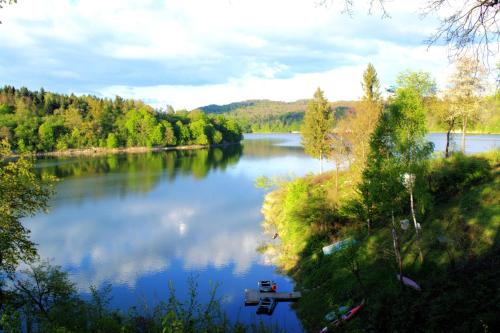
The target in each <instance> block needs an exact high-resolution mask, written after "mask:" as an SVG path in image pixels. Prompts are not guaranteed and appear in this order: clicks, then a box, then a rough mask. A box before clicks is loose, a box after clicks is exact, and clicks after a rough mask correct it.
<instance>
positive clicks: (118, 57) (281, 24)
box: [0, 0, 447, 108]
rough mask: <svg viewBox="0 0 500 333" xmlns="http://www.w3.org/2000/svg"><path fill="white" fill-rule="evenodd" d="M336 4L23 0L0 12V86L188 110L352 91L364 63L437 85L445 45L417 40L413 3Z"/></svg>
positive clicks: (385, 73)
mask: <svg viewBox="0 0 500 333" xmlns="http://www.w3.org/2000/svg"><path fill="white" fill-rule="evenodd" d="M342 3H343V1H334V2H333V5H331V6H328V7H321V6H320V7H318V6H316V5H315V1H314V0H311V1H304V0H292V1H290V0H273V1H268V0H211V1H195V0H168V1H167V0H165V1H163V0H145V1H136V0H107V1H101V0H79V1H75V0H46V1H38V0H23V1H20V2H19V3H18V4H16V5H12V6H7V7H6V8H4V9H3V10H2V13H1V14H2V20H3V24H2V26H1V27H0V69H1V73H2V79H3V81H2V82H0V84H2V83H4V84H16V85H26V86H28V87H30V88H33V89H35V88H39V87H40V86H44V87H46V88H48V89H50V90H56V91H61V92H75V91H78V92H83V93H93V94H99V93H100V94H103V95H106V96H110V95H114V94H116V93H119V94H121V95H123V96H124V97H134V98H140V99H145V100H147V101H154V102H153V104H155V105H157V106H164V105H165V104H167V103H168V104H173V105H174V106H175V107H177V108H184V107H185V108H193V107H197V106H201V105H204V104H211V103H219V104H220V103H227V102H233V101H237V100H243V99H248V98H269V99H275V100H286V101H291V100H296V99H300V98H308V97H310V96H311V95H312V93H313V91H314V89H315V88H316V87H317V86H321V87H322V88H323V89H324V90H325V91H326V94H327V96H328V97H329V98H330V99H352V98H356V97H357V96H359V95H360V84H359V81H360V78H361V72H362V70H363V69H364V68H365V66H366V64H367V63H368V62H372V63H374V64H375V66H376V68H377V70H378V72H379V76H380V77H381V79H382V81H383V83H384V84H385V85H390V84H391V83H392V82H393V81H394V77H395V75H396V74H397V73H398V72H400V71H402V70H405V69H407V68H411V69H422V70H427V71H430V72H432V73H433V74H434V75H436V76H437V77H438V82H444V80H443V78H442V76H443V72H445V71H446V66H447V57H446V52H445V51H444V50H443V49H442V48H441V47H437V46H435V47H432V48H431V49H430V51H427V50H426V47H425V46H422V44H421V42H422V41H423V40H424V39H425V37H426V36H428V35H429V34H430V33H431V32H432V31H433V29H434V28H435V27H436V18H435V17H433V16H429V17H427V18H426V19H424V20H420V18H419V16H418V14H417V12H418V10H419V9H421V8H422V7H423V3H424V2H423V1H411V2H408V1H388V2H387V3H386V9H387V11H388V13H389V14H390V15H391V18H386V19H381V18H380V16H381V11H380V10H379V9H378V8H377V6H375V9H374V14H373V15H371V16H370V15H368V14H367V8H366V3H368V1H361V0H360V1H356V2H355V4H356V6H357V7H355V8H354V17H353V18H351V17H349V16H348V15H345V14H341V11H342V6H343V5H342Z"/></svg>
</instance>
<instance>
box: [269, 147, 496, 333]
mask: <svg viewBox="0 0 500 333" xmlns="http://www.w3.org/2000/svg"><path fill="white" fill-rule="evenodd" d="M499 163H500V158H499V154H498V152H491V153H487V154H479V155H475V156H463V155H456V156H455V157H453V158H451V159H448V160H443V159H436V160H433V161H431V168H430V173H429V186H430V188H429V197H428V198H426V200H428V201H429V203H432V204H430V205H428V209H427V210H426V211H423V212H419V215H418V220H419V222H420V223H421V225H422V228H423V238H422V248H423V252H424V257H425V260H424V262H423V263H420V261H419V257H418V251H417V248H416V240H415V236H414V232H413V230H412V229H409V230H408V231H404V230H403V229H401V228H400V227H399V221H400V220H401V219H402V218H403V217H397V219H396V223H397V225H398V228H397V232H398V234H399V237H400V240H401V252H402V255H403V272H404V274H405V275H407V276H409V277H411V278H412V279H413V280H415V281H417V283H418V284H419V285H420V286H421V288H422V291H421V292H418V291H415V290H412V289H410V288H408V287H402V286H401V285H400V283H399V282H398V280H397V279H396V278H395V276H396V273H397V272H398V267H397V264H396V260H395V259H396V258H395V255H394V250H393V239H392V234H391V224H390V221H388V222H387V223H386V224H384V225H377V226H373V228H372V230H370V231H368V229H367V224H366V217H365V216H362V214H360V213H361V210H360V207H359V204H358V200H357V195H358V194H357V193H356V191H355V190H354V189H353V186H352V185H353V184H352V183H351V182H350V180H351V175H350V174H349V172H348V171H346V172H343V173H342V174H341V175H340V180H339V184H340V188H339V191H338V193H337V192H336V191H335V177H334V175H333V174H332V173H326V174H323V175H321V176H308V177H305V178H299V179H295V180H293V181H291V182H287V183H283V184H280V185H279V187H278V188H277V189H276V190H275V191H273V192H271V193H270V194H268V195H267V196H266V200H265V202H264V205H263V214H264V216H265V221H264V223H263V228H264V230H265V231H267V232H268V233H269V234H271V233H273V232H274V233H278V234H279V241H273V242H270V243H269V244H267V245H266V246H264V247H263V248H262V251H263V252H264V253H265V254H266V255H267V256H268V257H269V258H270V260H271V261H272V262H273V263H275V264H276V265H277V266H278V267H280V269H281V270H283V272H285V273H286V274H288V275H290V276H291V277H292V278H293V279H294V280H295V281H296V283H297V288H298V290H301V291H302V295H303V297H302V299H301V300H300V302H298V303H296V304H295V305H294V308H295V309H296V311H297V314H298V316H299V318H300V320H301V322H302V323H303V325H304V327H305V328H306V329H307V331H310V332H314V331H316V332H317V331H319V330H320V329H321V328H322V327H324V326H325V325H326V324H327V322H326V321H325V319H324V316H325V315H326V314H327V313H329V312H330V311H332V310H336V309H338V308H339V307H340V306H348V307H351V306H354V305H356V304H358V303H359V302H361V300H363V299H364V300H365V302H366V305H365V307H364V308H363V309H362V311H361V312H360V313H359V316H358V318H356V319H355V320H352V321H350V322H349V323H347V324H346V325H344V326H343V327H341V328H340V330H341V331H348V332H354V331H366V330H368V331H377V332H389V331H415V330H416V331H426V332H428V331H436V332H437V331H454V332H462V331H463V332H467V331H469V332H470V331H484V330H487V331H496V330H498V329H499V328H500V322H499V321H498V319H497V313H498V312H499V310H500V308H499V305H498V304H499V300H500V293H499V290H500V288H499V287H500V285H499V282H498V281H500V265H499V262H498V260H499V259H498V258H499V254H500V234H499V229H500V208H499V207H500V164H499ZM349 238H350V239H354V240H355V241H356V243H355V244H353V245H352V246H350V247H348V248H346V249H344V250H341V251H338V252H336V253H334V254H332V255H324V254H323V252H322V247H324V246H326V245H329V244H332V243H335V242H338V241H341V240H345V239H349ZM417 328H418V329H417Z"/></svg>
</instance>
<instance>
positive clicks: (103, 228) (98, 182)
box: [25, 134, 500, 332]
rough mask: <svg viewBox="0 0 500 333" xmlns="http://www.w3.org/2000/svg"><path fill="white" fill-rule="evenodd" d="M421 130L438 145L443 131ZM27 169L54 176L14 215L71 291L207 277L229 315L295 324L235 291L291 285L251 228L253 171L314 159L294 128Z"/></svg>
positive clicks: (139, 299)
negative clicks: (33, 206)
mask: <svg viewBox="0 0 500 333" xmlns="http://www.w3.org/2000/svg"><path fill="white" fill-rule="evenodd" d="M429 139H430V140H431V141H433V142H435V145H436V149H437V150H442V149H443V148H444V135H442V134H431V135H430V136H429ZM457 141H458V140H457ZM467 144H468V146H467V151H470V152H476V151H483V150H489V149H493V148H498V147H499V144H500V136H498V135H493V136H488V135H482V136H471V137H470V138H468V140H467ZM331 167H332V166H331V165H328V164H327V165H326V167H325V169H328V168H331ZM37 170H38V172H40V173H50V174H54V175H56V176H57V177H59V178H60V179H61V181H60V182H59V183H58V185H57V194H56V195H55V196H54V198H53V200H52V202H51V211H50V213H49V214H46V215H44V214H39V215H37V216H35V217H34V218H30V219H26V220H25V224H26V225H27V226H28V228H30V229H31V230H32V238H33V240H34V241H35V242H36V243H37V244H39V253H40V255H41V257H43V258H51V259H52V260H53V263H54V264H58V265H61V266H62V267H63V268H65V269H67V270H69V271H70V272H71V277H72V279H73V281H75V283H77V285H78V287H79V288H80V290H81V292H82V293H83V294H85V293H86V292H87V291H88V287H89V285H95V286H98V287H102V286H103V285H105V284H108V283H111V284H112V286H113V289H112V296H113V301H112V304H111V305H112V306H113V307H117V308H121V309H124V310H125V309H127V308H128V307H131V306H133V305H140V304H144V303H148V304H150V305H152V304H155V303H156V302H158V301H160V300H166V298H167V291H168V288H167V285H168V282H169V281H173V282H174V284H175V287H176V289H177V292H178V296H179V297H180V298H182V297H184V296H185V294H186V293H185V290H186V284H187V280H188V278H190V277H192V276H194V277H195V278H197V281H198V283H199V289H200V290H199V291H200V294H201V298H202V299H206V298H207V296H208V290H209V285H210V281H214V282H219V283H221V286H220V288H219V294H220V296H223V297H224V307H225V309H226V310H227V311H228V313H229V315H230V316H231V318H233V319H236V318H238V319H239V320H241V321H244V322H254V321H256V320H259V319H263V320H264V321H266V322H273V323H277V324H279V325H280V326H281V327H283V328H285V329H286V330H287V331H288V332H300V331H302V329H301V326H300V323H299V321H298V320H297V317H296V316H295V313H294V311H293V310H292V309H291V308H290V306H289V304H286V303H281V304H279V305H278V306H277V308H276V311H275V312H274V314H273V316H272V317H270V318H269V317H261V316H259V317H257V316H256V315H255V308H254V307H244V306H243V290H244V289H245V288H254V287H255V286H256V283H257V281H258V280H261V279H273V280H275V281H277V282H278V286H279V289H280V290H283V291H285V290H292V289H293V282H292V281H291V280H290V279H288V278H287V277H285V276H282V275H280V274H277V273H276V270H275V267H273V266H272V265H271V264H270V263H269V262H267V261H266V258H265V257H263V256H262V255H260V254H259V253H258V252H257V251H256V248H257V247H258V246H259V245H260V244H262V243H263V242H265V241H268V240H269V235H264V234H263V233H262V230H261V228H260V222H261V220H262V215H261V213H260V208H261V204H262V201H263V197H264V195H265V192H264V191H263V190H261V189H258V188H256V187H255V186H254V182H255V179H256V178H257V177H259V176H261V175H266V176H270V177H273V176H282V177H293V176H302V175H305V174H306V173H309V172H317V171H318V170H319V163H318V161H316V160H313V159H311V158H309V157H307V156H306V155H305V154H304V152H303V149H302V148H301V146H300V136H299V135H295V134H262V135H259V134H254V135H246V136H245V141H244V142H243V145H242V146H241V147H239V146H232V147H229V148H225V149H220V148H215V149H211V150H198V151H181V152H175V151H170V152H161V153H148V154H132V155H126V154H123V155H109V156H99V157H78V158H59V159H56V158H46V159H40V160H39V161H38V163H37Z"/></svg>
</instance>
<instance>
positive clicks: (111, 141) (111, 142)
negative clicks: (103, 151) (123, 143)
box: [106, 133, 118, 148]
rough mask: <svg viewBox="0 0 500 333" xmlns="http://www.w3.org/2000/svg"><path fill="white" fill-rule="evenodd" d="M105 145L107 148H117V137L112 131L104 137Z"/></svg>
mask: <svg viewBox="0 0 500 333" xmlns="http://www.w3.org/2000/svg"><path fill="white" fill-rule="evenodd" d="M106 147H108V148H117V147H118V139H117V138H116V135H115V134H114V133H109V134H108V138H107V139H106Z"/></svg>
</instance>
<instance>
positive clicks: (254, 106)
mask: <svg viewBox="0 0 500 333" xmlns="http://www.w3.org/2000/svg"><path fill="white" fill-rule="evenodd" d="M308 102H309V101H308V100H299V101H296V102H280V101H271V100H267V99H256V100H248V101H243V102H235V103H230V104H225V105H217V104H211V105H207V106H203V107H201V108H199V109H201V110H202V111H203V112H205V113H215V114H221V113H229V112H234V113H237V112H249V113H265V114H280V113H288V112H304V111H305V109H306V108H307V103H308Z"/></svg>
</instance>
